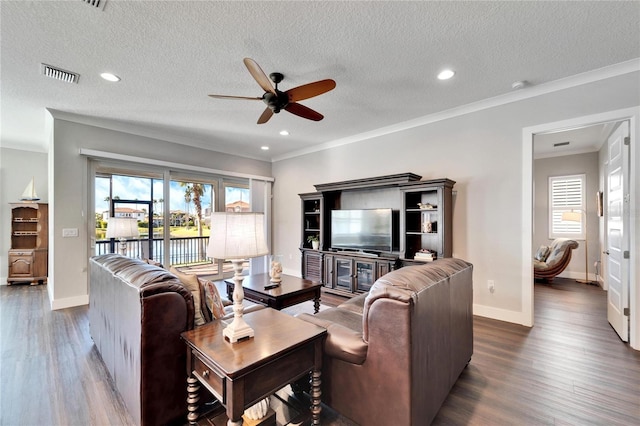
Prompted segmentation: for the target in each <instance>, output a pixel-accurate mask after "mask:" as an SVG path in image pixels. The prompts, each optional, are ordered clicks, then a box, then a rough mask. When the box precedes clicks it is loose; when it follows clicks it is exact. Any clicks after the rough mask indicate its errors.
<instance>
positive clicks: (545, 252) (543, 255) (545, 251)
mask: <svg viewBox="0 0 640 426" xmlns="http://www.w3.org/2000/svg"><path fill="white" fill-rule="evenodd" d="M550 251H551V249H550V248H549V247H548V246H544V245H543V246H540V247H539V248H538V251H537V252H536V254H535V256H534V257H533V258H534V259H535V260H538V261H540V262H544V261H545V260H547V257H548V256H549V252H550Z"/></svg>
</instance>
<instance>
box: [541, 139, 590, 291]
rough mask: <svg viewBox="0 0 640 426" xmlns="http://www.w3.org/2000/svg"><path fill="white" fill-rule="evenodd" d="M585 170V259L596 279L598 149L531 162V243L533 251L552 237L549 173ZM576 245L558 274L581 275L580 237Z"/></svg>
mask: <svg viewBox="0 0 640 426" xmlns="http://www.w3.org/2000/svg"><path fill="white" fill-rule="evenodd" d="M577 174H585V175H586V178H587V183H586V186H585V195H586V207H587V242H588V247H587V249H588V250H587V254H588V256H589V260H588V262H586V263H587V265H589V279H590V280H594V281H595V279H596V276H595V268H594V266H593V263H594V262H595V261H596V260H600V253H601V251H600V244H599V236H598V214H597V209H596V192H597V191H598V190H599V189H600V188H599V187H600V183H599V181H600V178H599V175H598V153H597V152H590V153H588V154H578V155H565V156H562V157H553V158H542V159H539V160H535V161H534V163H533V176H534V180H533V185H534V203H533V206H534V212H533V217H534V219H533V220H534V222H533V246H532V251H533V252H534V253H535V251H536V250H537V249H538V247H540V246H541V245H545V246H549V245H551V242H552V241H553V239H549V177H552V176H563V175H577ZM577 241H578V244H579V246H578V248H577V249H575V250H573V252H572V254H571V256H572V257H571V263H569V266H567V268H566V269H565V270H564V271H563V272H562V273H561V274H560V275H559V276H561V277H566V278H573V279H582V280H584V279H585V273H584V270H585V253H584V245H585V244H584V240H577Z"/></svg>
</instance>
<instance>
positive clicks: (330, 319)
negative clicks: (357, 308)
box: [298, 309, 369, 365]
mask: <svg viewBox="0 0 640 426" xmlns="http://www.w3.org/2000/svg"><path fill="white" fill-rule="evenodd" d="M298 317H299V318H300V319H303V320H305V321H307V322H311V323H314V324H316V325H319V326H320V327H323V328H326V329H327V338H326V340H325V342H324V352H325V354H326V355H329V356H332V357H334V358H337V359H341V360H343V361H346V362H349V363H351V364H359V365H361V364H362V363H363V362H364V361H365V360H366V359H367V350H368V348H369V345H368V344H367V342H365V341H364V340H363V339H362V315H361V314H358V313H355V312H353V311H350V310H349V309H328V310H326V311H323V312H319V313H318V314H316V315H309V314H300V315H298Z"/></svg>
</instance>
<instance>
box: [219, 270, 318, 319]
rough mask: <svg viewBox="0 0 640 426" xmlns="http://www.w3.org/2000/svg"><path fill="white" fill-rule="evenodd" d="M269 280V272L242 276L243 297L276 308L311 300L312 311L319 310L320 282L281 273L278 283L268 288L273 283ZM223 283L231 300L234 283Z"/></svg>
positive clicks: (231, 281) (226, 281)
mask: <svg viewBox="0 0 640 426" xmlns="http://www.w3.org/2000/svg"><path fill="white" fill-rule="evenodd" d="M269 280H270V277H269V274H256V275H249V276H246V277H244V280H243V281H242V288H243V289H244V298H245V299H247V300H250V301H252V302H255V303H260V304H261V305H265V306H268V307H270V308H273V309H277V310H281V309H283V308H288V307H289V306H293V305H297V304H298V303H302V302H306V301H307V300H313V309H314V313H316V314H317V313H318V311H319V310H320V295H321V294H322V290H321V289H322V284H320V283H317V282H314V281H309V280H305V279H302V278H298V277H293V276H291V275H282V281H281V282H280V285H279V286H277V287H274V288H269V286H272V285H273V284H274V283H272V282H271V281H269ZM225 284H226V285H227V297H228V298H229V300H233V286H234V285H235V284H234V282H233V280H225ZM265 287H267V289H265Z"/></svg>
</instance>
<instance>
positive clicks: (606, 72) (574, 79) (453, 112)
mask: <svg viewBox="0 0 640 426" xmlns="http://www.w3.org/2000/svg"><path fill="white" fill-rule="evenodd" d="M637 71H640V58H636V59H632V60H629V61H625V62H620V63H618V64H614V65H609V66H606V67H603V68H598V69H595V70H592V71H587V72H584V73H581V74H576V75H572V76H569V77H565V78H561V79H558V80H554V81H549V82H547V83H542V84H539V85H536V86H529V87H525V88H524V89H520V90H517V91H515V92H509V93H505V94H504V95H499V96H495V97H493V98H487V99H483V100H481V101H477V102H472V103H470V104H466V105H462V106H459V107H455V108H451V109H448V110H445V111H441V112H437V113H434V114H429V115H426V116H423V117H419V118H415V119H412V120H408V121H404V122H401V123H397V124H393V125H391V126H386V127H381V128H379V129H375V130H371V131H369V132H364V133H359V134H357V135H352V136H348V137H346V138H342V139H336V140H334V141H330V142H326V143H323V144H320V145H316V146H314V147H311V148H305V149H301V150H298V151H293V152H290V153H288V154H285V155H282V156H278V157H274V158H272V161H273V162H276V161H281V160H286V159H290V158H295V157H299V156H301V155H306V154H311V153H314V152H318V151H324V150H326V149H330V148H335V147H338V146H342V145H349V144H352V143H356V142H360V141H363V140H367V139H373V138H377V137H380V136H384V135H388V134H391V133H396V132H401V131H403V130H408V129H412V128H414V127H419V126H424V125H427V124H431V123H435V122H438V121H443V120H448V119H451V118H454V117H459V116H461V115H466V114H470V113H473V112H478V111H482V110H486V109H490V108H495V107H498V106H501V105H506V104H509V103H512V102H518V101H522V100H525V99H529V98H534V97H536V96H541V95H545V94H548V93H553V92H558V91H560V90H565V89H569V88H572V87H576V86H582V85H584V84H588V83H593V82H596V81H601V80H606V79H608V78H612V77H617V76H620V75H624V74H629V73H632V72H637Z"/></svg>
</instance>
